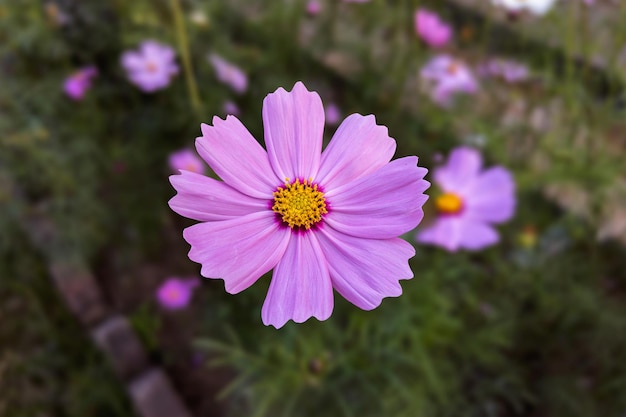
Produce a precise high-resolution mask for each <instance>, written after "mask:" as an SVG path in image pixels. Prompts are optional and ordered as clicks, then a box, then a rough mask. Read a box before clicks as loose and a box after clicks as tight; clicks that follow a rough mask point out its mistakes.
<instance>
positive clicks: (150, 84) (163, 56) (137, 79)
mask: <svg viewBox="0 0 626 417" xmlns="http://www.w3.org/2000/svg"><path fill="white" fill-rule="evenodd" d="M121 63H122V66H123V67H124V69H125V70H126V74H127V76H128V79H129V80H130V82H132V83H133V84H135V85H136V86H137V87H139V88H140V89H141V90H142V91H145V92H146V93H151V92H154V91H157V90H161V89H163V88H165V87H167V86H168V85H169V84H170V81H171V79H172V77H173V76H174V75H176V74H178V65H176V62H175V52H174V49H172V48H171V47H169V46H167V45H163V44H161V43H159V42H156V41H152V40H147V41H144V42H142V43H141V45H139V49H138V50H136V51H126V52H124V54H122V59H121Z"/></svg>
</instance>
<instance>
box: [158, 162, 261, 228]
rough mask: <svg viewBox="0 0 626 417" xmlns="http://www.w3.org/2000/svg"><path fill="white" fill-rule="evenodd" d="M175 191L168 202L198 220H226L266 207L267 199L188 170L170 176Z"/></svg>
mask: <svg viewBox="0 0 626 417" xmlns="http://www.w3.org/2000/svg"><path fill="white" fill-rule="evenodd" d="M170 182H171V183H172V186H174V188H175V189H176V191H178V193H177V194H176V195H175V196H174V197H172V198H171V199H170V201H169V205H170V207H171V208H172V210H174V211H175V212H176V213H178V214H180V215H181V216H184V217H188V218H190V219H194V220H199V221H216V220H226V219H231V218H233V217H240V216H245V215H246V214H251V213H254V212H258V211H263V210H267V209H268V200H261V199H258V198H252V197H250V196H247V195H245V194H242V193H240V192H239V191H237V190H235V189H234V188H232V187H230V186H229V185H227V184H226V183H224V182H222V181H217V180H214V179H213V178H209V177H206V176H204V175H200V174H196V173H194V172H190V171H184V170H181V175H172V176H170Z"/></svg>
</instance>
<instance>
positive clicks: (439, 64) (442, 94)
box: [420, 55, 478, 106]
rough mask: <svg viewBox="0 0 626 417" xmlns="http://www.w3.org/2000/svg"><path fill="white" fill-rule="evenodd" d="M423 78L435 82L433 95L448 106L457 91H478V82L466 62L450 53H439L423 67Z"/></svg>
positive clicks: (421, 73) (469, 92) (437, 100)
mask: <svg viewBox="0 0 626 417" xmlns="http://www.w3.org/2000/svg"><path fill="white" fill-rule="evenodd" d="M420 76H421V77H422V79H424V80H426V81H428V82H431V83H432V84H433V86H432V89H431V97H432V98H433V100H434V101H435V102H436V103H438V104H440V105H442V106H448V105H450V103H451V101H452V97H453V95H454V94H456V93H468V94H472V93H475V92H476V91H478V82H477V81H476V78H475V77H474V75H473V74H472V71H471V70H470V69H469V67H468V66H467V65H465V63H463V62H461V61H459V60H457V59H454V58H452V57H451V56H449V55H437V56H436V57H434V58H432V59H431V60H430V61H428V63H426V65H425V66H424V67H423V68H422V70H421V72H420Z"/></svg>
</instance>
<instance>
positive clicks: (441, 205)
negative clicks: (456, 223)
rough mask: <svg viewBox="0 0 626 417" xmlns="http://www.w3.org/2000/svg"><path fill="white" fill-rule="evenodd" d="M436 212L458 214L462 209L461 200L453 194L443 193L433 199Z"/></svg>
mask: <svg viewBox="0 0 626 417" xmlns="http://www.w3.org/2000/svg"><path fill="white" fill-rule="evenodd" d="M435 206H436V207H437V211H438V212H439V213H442V214H458V213H459V212H460V211H461V209H463V200H461V197H459V196H458V195H456V194H454V193H444V194H441V195H440V196H439V197H437V198H436V199H435Z"/></svg>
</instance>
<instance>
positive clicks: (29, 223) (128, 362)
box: [22, 209, 193, 417]
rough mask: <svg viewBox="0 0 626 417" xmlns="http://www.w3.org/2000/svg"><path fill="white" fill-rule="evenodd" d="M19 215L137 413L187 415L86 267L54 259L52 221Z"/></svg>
mask: <svg viewBox="0 0 626 417" xmlns="http://www.w3.org/2000/svg"><path fill="white" fill-rule="evenodd" d="M24 217H25V218H24V219H22V220H23V228H24V229H25V231H26V233H27V234H28V236H29V237H30V239H31V241H32V242H33V244H34V245H35V246H36V247H37V248H39V249H40V250H41V251H42V252H43V253H44V254H45V255H46V258H47V262H48V270H49V273H50V277H51V279H52V281H53V283H54V285H55V287H56V288H57V289H58V291H59V294H60V295H61V298H62V299H63V300H64V302H65V304H66V305H67V307H68V309H69V310H70V312H71V313H72V314H73V315H74V316H75V317H76V318H77V319H78V321H80V322H81V323H82V324H83V325H84V326H85V328H86V329H87V331H88V332H89V334H90V335H91V339H92V340H93V342H94V344H95V345H96V346H97V347H98V349H99V350H100V351H101V352H102V353H103V354H104V356H106V358H107V360H108V361H109V363H110V364H111V366H112V368H113V370H114V371H115V373H116V375H117V376H118V377H119V378H120V380H121V381H122V382H123V384H124V386H125V388H126V392H127V393H128V395H129V397H130V399H131V402H132V403H133V406H134V408H135V410H136V412H137V414H138V415H139V416H141V417H193V415H192V414H191V412H190V411H189V408H188V407H187V406H186V405H185V403H184V402H183V400H182V398H181V396H180V395H179V393H178V392H177V391H176V389H175V388H174V386H173V385H172V383H171V381H170V379H169V377H168V376H167V374H166V373H165V372H164V371H163V369H162V368H161V367H159V366H155V365H154V364H152V363H151V362H150V360H149V358H148V354H147V352H146V349H145V347H144V346H143V344H142V343H141V341H140V339H139V337H138V336H137V334H136V332H135V331H134V329H133V328H132V326H131V325H130V322H129V321H128V319H127V318H126V317H125V316H123V315H120V314H118V313H116V312H115V311H114V310H113V309H112V308H111V306H109V305H108V304H107V303H106V302H105V300H104V297H103V295H102V291H101V289H100V287H99V285H98V283H97V281H96V279H95V277H94V275H93V274H92V273H91V271H90V270H89V268H88V267H87V266H86V265H85V264H84V263H82V262H81V261H68V260H59V259H55V258H56V257H55V256H54V255H53V254H54V253H55V248H54V245H55V242H56V239H55V237H56V233H55V227H54V224H53V222H52V221H51V220H50V219H49V218H48V217H47V216H46V215H45V214H43V213H41V212H39V213H38V212H37V210H36V209H35V210H34V211H33V212H31V213H30V215H29V216H24ZM42 231H43V233H42Z"/></svg>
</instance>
